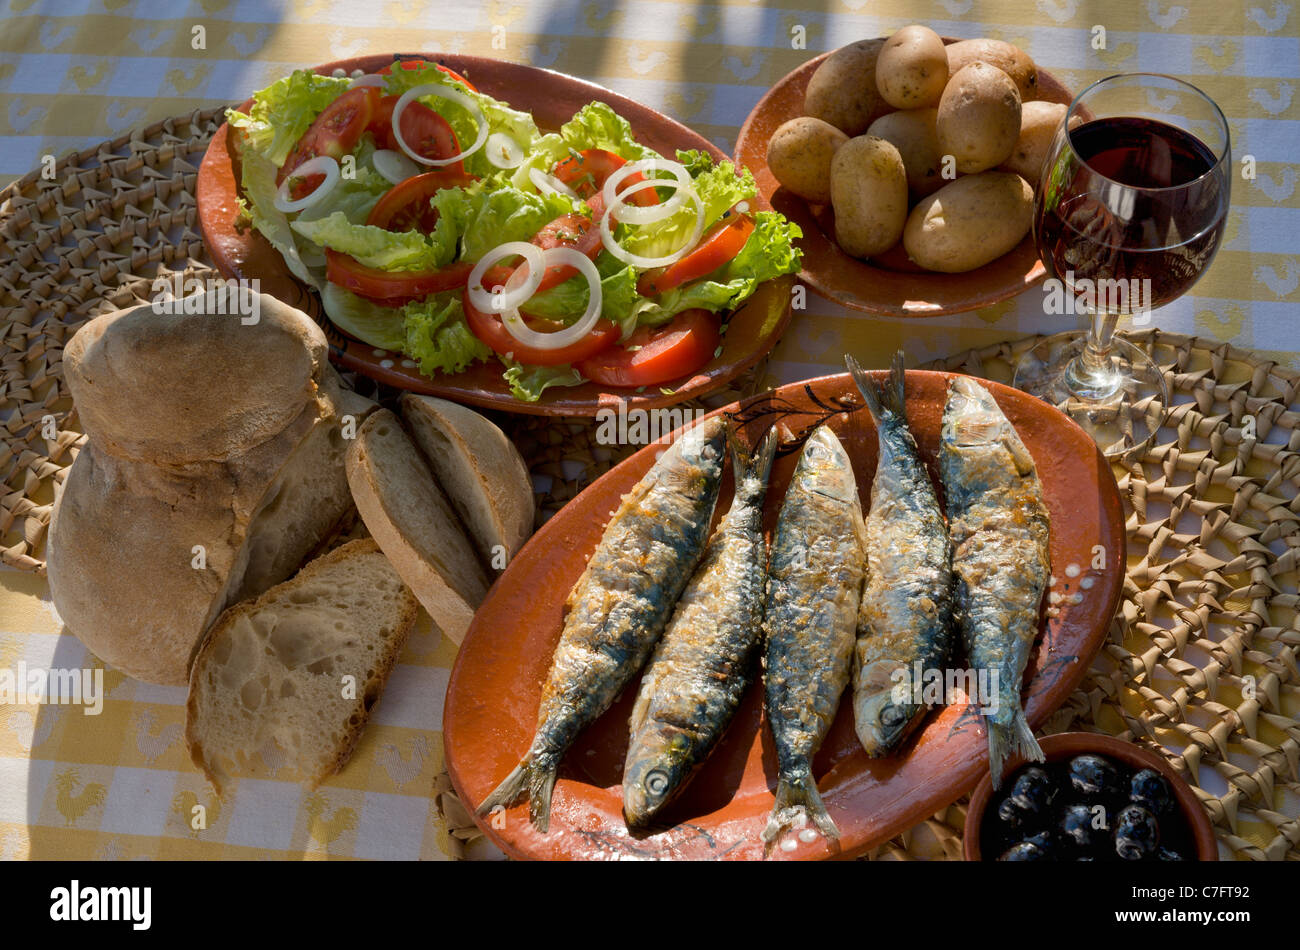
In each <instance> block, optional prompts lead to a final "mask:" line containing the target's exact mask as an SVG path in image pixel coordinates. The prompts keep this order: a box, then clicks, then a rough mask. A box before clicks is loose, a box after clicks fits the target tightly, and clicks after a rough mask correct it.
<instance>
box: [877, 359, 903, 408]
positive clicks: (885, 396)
mask: <svg viewBox="0 0 1300 950" xmlns="http://www.w3.org/2000/svg"><path fill="white" fill-rule="evenodd" d="M906 383H907V370H906V369H904V368H903V351H902V350H895V351H894V358H893V360H892V361H891V362H890V364H889V382H888V383H887V384H886V385H884V386H881V387H880V404H881V405H882V406H883V407H884V409H885V411H886V412H891V413H893V414H894V415H896V416H898V417H899V418H900V419H902V418H904V417H905V414H906V408H905V407H906V405H907V385H906Z"/></svg>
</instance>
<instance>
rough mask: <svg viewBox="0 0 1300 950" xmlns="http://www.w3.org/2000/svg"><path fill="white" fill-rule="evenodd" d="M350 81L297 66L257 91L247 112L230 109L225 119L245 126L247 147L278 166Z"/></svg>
mask: <svg viewBox="0 0 1300 950" xmlns="http://www.w3.org/2000/svg"><path fill="white" fill-rule="evenodd" d="M351 81H352V80H350V79H346V78H344V79H335V78H334V77H333V76H320V75H317V74H316V73H314V72H312V71H311V70H309V69H295V70H294V71H293V72H292V73H290V74H289V75H288V76H285V77H284V78H282V79H277V80H276V81H275V82H273V83H271V85H269V86H267V87H266V88H265V89H263V90H261V91H259V92H256V93H254V94H253V104H252V105H251V106H250V107H249V109H248V112H247V113H243V112H240V111H238V110H237V109H227V110H226V121H228V122H229V123H230V124H231V125H232V126H234V127H235V128H237V129H241V130H243V132H244V135H245V136H246V138H245V144H246V150H247V148H251V149H253V150H254V151H256V152H258V153H259V154H261V155H262V156H263V157H264V158H266V159H269V160H270V162H271V164H272V165H274V166H275V167H276V169H277V170H278V169H279V167H280V166H281V165H283V164H284V160H285V159H286V158H288V157H289V152H291V151H292V150H293V147H294V146H295V145H297V144H298V140H299V139H300V138H302V134H303V133H304V132H306V131H307V128H308V127H309V126H310V125H311V124H312V122H314V121H315V119H316V116H318V115H319V114H320V113H321V112H323V111H324V110H325V107H326V106H328V105H329V104H330V103H331V102H333V101H334V100H335V99H337V98H338V97H339V96H341V95H343V93H345V92H346V91H347V89H348V85H349V84H350V83H351Z"/></svg>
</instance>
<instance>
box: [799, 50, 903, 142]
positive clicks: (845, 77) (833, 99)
mask: <svg viewBox="0 0 1300 950" xmlns="http://www.w3.org/2000/svg"><path fill="white" fill-rule="evenodd" d="M884 45H885V41H884V40H859V41H858V42H856V43H850V44H849V45H848V46H843V47H841V48H840V49H837V50H836V51H835V52H833V53H831V55H830V56H828V57H826V60H825V61H824V62H823V63H822V64H821V65H820V66H818V67H817V71H816V72H815V73H813V74H812V79H810V80H809V81H808V89H807V90H806V91H805V92H804V98H803V111H804V114H805V115H810V116H812V117H813V118H815V119H821V120H822V121H823V122H829V123H830V124H831V125H833V126H835V128H837V129H839V130H840V131H841V132H843V133H845V134H846V135H861V134H862V133H863V132H865V131H867V126H869V125H870V124H871V123H872V122H873V121H875V120H876V119H877V118H879V117H880V116H882V115H884V114H885V113H886V112H888V111H889V103H887V102H886V101H885V100H884V99H882V98H881V97H880V92H879V90H877V89H876V60H877V59H878V58H879V56H880V49H881V47H883V46H884Z"/></svg>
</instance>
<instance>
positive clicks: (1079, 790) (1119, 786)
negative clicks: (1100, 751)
mask: <svg viewBox="0 0 1300 950" xmlns="http://www.w3.org/2000/svg"><path fill="white" fill-rule="evenodd" d="M1069 776H1070V785H1071V787H1072V788H1073V789H1074V792H1075V794H1076V795H1077V796H1079V797H1080V798H1082V799H1084V800H1085V801H1089V802H1092V801H1116V800H1123V799H1124V797H1125V794H1124V792H1125V789H1124V787H1123V781H1122V780H1121V779H1120V774H1119V769H1117V768H1115V766H1114V765H1112V764H1111V763H1110V762H1107V761H1106V760H1105V759H1103V758H1102V757H1101V756H1099V755H1076V756H1075V757H1074V758H1073V759H1071V760H1070V768H1069Z"/></svg>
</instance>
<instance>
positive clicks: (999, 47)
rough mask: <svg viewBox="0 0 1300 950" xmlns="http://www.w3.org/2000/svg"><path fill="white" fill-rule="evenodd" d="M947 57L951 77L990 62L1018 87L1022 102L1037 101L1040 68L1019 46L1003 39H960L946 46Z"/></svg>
mask: <svg viewBox="0 0 1300 950" xmlns="http://www.w3.org/2000/svg"><path fill="white" fill-rule="evenodd" d="M944 49H945V51H946V52H947V54H948V75H949V76H955V75H957V73H958V71H960V70H961V69H963V68H964V67H966V66H969V65H970V64H971V63H988V64H989V65H990V66H996V67H997V68H998V69H1000V70H1002V71H1003V72H1004V73H1006V74H1007V75H1008V76H1010V77H1011V80H1012V82H1014V83H1015V84H1016V90H1017V91H1018V92H1019V93H1020V100H1021V101H1022V102H1028V101H1029V100H1030V99H1037V98H1038V67H1037V66H1035V65H1034V61H1033V60H1032V59H1030V58H1029V56H1028V54H1026V53H1025V51H1024V50H1022V49H1021V48H1020V47H1019V46H1013V45H1012V44H1010V43H1004V42H1003V41H1002V40H988V39H984V40H961V41H960V42H958V43H952V44H949V45H948V46H946V47H944Z"/></svg>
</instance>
